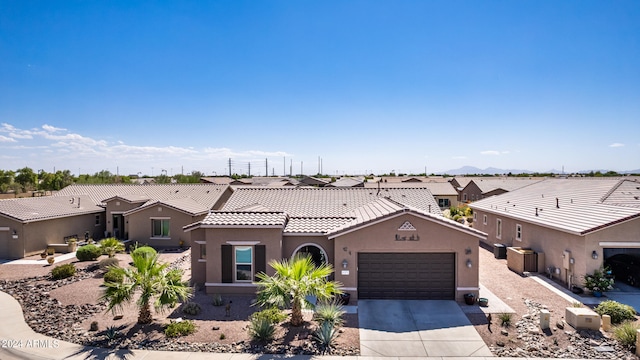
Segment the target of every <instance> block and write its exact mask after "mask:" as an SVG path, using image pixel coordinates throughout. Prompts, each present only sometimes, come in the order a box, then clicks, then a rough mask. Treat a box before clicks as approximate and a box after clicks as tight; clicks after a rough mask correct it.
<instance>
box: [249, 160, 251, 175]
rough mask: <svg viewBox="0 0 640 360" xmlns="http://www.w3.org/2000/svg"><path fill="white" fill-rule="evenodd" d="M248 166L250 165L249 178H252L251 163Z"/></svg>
mask: <svg viewBox="0 0 640 360" xmlns="http://www.w3.org/2000/svg"><path fill="white" fill-rule="evenodd" d="M248 164H249V177H251V162H249V163H248Z"/></svg>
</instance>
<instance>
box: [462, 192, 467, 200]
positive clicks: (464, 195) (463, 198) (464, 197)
mask: <svg viewBox="0 0 640 360" xmlns="http://www.w3.org/2000/svg"><path fill="white" fill-rule="evenodd" d="M467 199H468V197H467V193H463V194H462V201H467Z"/></svg>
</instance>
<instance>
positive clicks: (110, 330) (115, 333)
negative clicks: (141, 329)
mask: <svg viewBox="0 0 640 360" xmlns="http://www.w3.org/2000/svg"><path fill="white" fill-rule="evenodd" d="M104 334H105V335H106V336H107V339H109V340H113V339H116V338H118V337H120V330H119V329H118V328H117V327H116V326H113V325H111V326H108V327H107V329H106V330H105V331H104Z"/></svg>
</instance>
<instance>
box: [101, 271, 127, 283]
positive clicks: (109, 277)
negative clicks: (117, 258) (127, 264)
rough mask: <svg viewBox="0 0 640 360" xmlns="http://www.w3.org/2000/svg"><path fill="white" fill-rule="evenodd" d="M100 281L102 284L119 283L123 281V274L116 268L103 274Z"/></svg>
mask: <svg viewBox="0 0 640 360" xmlns="http://www.w3.org/2000/svg"><path fill="white" fill-rule="evenodd" d="M102 279H103V280H104V282H111V283H121V282H123V281H124V274H122V272H121V271H119V270H118V269H117V268H111V269H109V271H107V272H106V273H104V276H103V277H102Z"/></svg>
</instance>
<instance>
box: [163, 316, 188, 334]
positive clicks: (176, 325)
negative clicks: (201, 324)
mask: <svg viewBox="0 0 640 360" xmlns="http://www.w3.org/2000/svg"><path fill="white" fill-rule="evenodd" d="M195 331H196V324H195V323H194V322H193V321H191V320H183V321H180V322H173V323H171V324H169V325H167V326H166V327H165V328H164V334H165V335H166V336H168V337H178V336H186V335H189V334H193V333H194V332H195Z"/></svg>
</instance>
